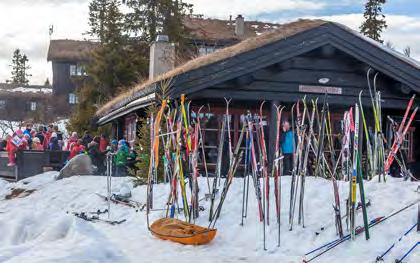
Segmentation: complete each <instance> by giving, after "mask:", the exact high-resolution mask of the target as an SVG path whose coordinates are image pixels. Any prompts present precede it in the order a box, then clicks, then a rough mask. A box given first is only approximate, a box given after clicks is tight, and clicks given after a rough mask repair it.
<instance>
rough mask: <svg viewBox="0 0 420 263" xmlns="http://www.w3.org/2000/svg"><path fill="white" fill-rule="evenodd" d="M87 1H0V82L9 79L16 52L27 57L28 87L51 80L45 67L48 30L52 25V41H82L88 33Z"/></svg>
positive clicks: (46, 64)
mask: <svg viewBox="0 0 420 263" xmlns="http://www.w3.org/2000/svg"><path fill="white" fill-rule="evenodd" d="M87 3H88V0H83V1H82V0H77V1H69V0H66V1H59V0H35V1H28V0H25V1H12V0H6V1H4V0H2V1H0V25H1V26H0V45H1V49H0V82H4V81H5V80H6V79H9V78H10V67H9V64H10V60H11V56H12V53H13V51H14V50H15V49H16V48H19V49H21V50H22V52H24V53H25V54H27V55H28V57H29V64H30V66H31V67H32V69H31V70H30V72H29V73H30V74H32V77H31V83H33V84H42V83H43V82H44V81H45V79H46V78H47V77H49V78H50V80H51V65H50V64H49V63H47V51H48V45H49V34H48V28H49V26H50V25H54V34H53V36H52V37H53V38H55V39H58V38H73V39H82V38H83V37H84V36H83V35H82V34H83V33H84V32H85V31H86V30H87V13H88V5H87Z"/></svg>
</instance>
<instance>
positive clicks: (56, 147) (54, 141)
mask: <svg viewBox="0 0 420 263" xmlns="http://www.w3.org/2000/svg"><path fill="white" fill-rule="evenodd" d="M48 150H50V151H60V150H61V147H60V144H59V141H58V138H57V134H56V133H55V132H53V133H52V134H51V139H50V143H49V145H48Z"/></svg>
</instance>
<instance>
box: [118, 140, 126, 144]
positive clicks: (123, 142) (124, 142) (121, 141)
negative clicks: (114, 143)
mask: <svg viewBox="0 0 420 263" xmlns="http://www.w3.org/2000/svg"><path fill="white" fill-rule="evenodd" d="M118 144H121V145H127V141H126V140H124V139H121V140H120V141H119V142H118Z"/></svg>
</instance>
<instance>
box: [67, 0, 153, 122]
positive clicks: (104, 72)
mask: <svg viewBox="0 0 420 263" xmlns="http://www.w3.org/2000/svg"><path fill="white" fill-rule="evenodd" d="M89 25H90V31H88V34H90V35H91V36H92V37H97V38H99V40H100V46H99V47H98V48H96V49H95V50H94V51H93V52H92V54H91V56H92V59H91V61H90V62H89V63H88V64H87V65H85V68H86V73H87V75H88V76H89V78H88V79H87V80H86V81H85V83H84V85H83V87H82V88H81V90H79V91H78V94H79V96H78V97H79V98H80V101H79V104H78V105H77V108H76V111H75V113H74V114H73V116H72V118H71V119H70V124H69V126H71V127H72V128H73V129H74V130H78V129H80V128H77V127H83V129H85V130H92V127H91V116H94V114H95V112H96V110H97V107H98V105H101V104H104V103H105V102H106V101H108V100H110V99H111V98H112V97H114V96H115V95H116V94H117V93H119V92H121V91H122V90H124V89H127V88H128V87H130V86H132V85H133V84H134V83H135V82H137V81H138V79H139V78H140V77H142V76H146V74H147V64H148V63H147V62H148V61H147V59H146V53H145V52H146V51H147V47H146V46H145V45H144V44H141V43H136V44H130V43H129V42H130V41H129V38H128V35H127V34H126V33H125V31H124V15H123V14H122V12H121V11H120V1H118V0H92V2H91V3H90V5H89Z"/></svg>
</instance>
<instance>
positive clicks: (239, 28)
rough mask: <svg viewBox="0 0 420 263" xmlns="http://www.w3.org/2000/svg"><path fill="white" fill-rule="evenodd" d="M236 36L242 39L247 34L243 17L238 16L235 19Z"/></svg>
mask: <svg viewBox="0 0 420 263" xmlns="http://www.w3.org/2000/svg"><path fill="white" fill-rule="evenodd" d="M235 20H236V21H235V35H236V36H238V37H242V36H243V35H244V34H245V20H244V17H243V16H242V15H238V16H237V17H236V19H235Z"/></svg>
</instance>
